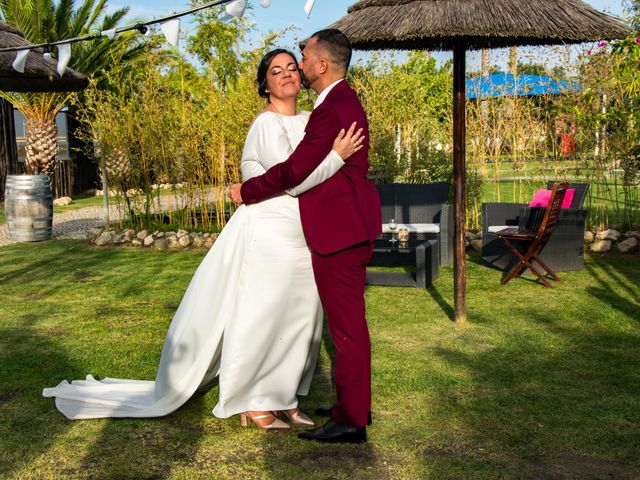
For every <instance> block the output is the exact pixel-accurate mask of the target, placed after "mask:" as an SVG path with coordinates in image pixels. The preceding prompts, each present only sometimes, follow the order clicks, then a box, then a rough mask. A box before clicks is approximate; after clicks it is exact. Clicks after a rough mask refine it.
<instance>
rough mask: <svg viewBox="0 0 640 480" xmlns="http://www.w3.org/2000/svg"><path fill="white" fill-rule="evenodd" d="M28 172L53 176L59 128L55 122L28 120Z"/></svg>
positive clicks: (39, 119) (36, 119) (41, 119)
mask: <svg viewBox="0 0 640 480" xmlns="http://www.w3.org/2000/svg"><path fill="white" fill-rule="evenodd" d="M26 130H27V131H26V133H27V147H26V150H27V158H26V165H27V172H28V173H46V174H49V175H51V174H52V173H53V167H54V165H55V160H56V155H57V153H58V127H56V123H55V120H53V119H43V118H27V122H26Z"/></svg>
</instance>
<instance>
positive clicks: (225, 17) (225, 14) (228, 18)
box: [218, 13, 234, 22]
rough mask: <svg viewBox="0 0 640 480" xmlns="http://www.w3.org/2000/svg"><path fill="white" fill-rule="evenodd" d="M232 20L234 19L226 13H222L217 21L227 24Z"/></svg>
mask: <svg viewBox="0 0 640 480" xmlns="http://www.w3.org/2000/svg"><path fill="white" fill-rule="evenodd" d="M233 18H234V17H232V16H231V15H229V14H228V13H223V14H222V15H221V16H220V17H218V20H220V21H221V22H228V21H229V20H233Z"/></svg>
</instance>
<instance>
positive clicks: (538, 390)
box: [0, 241, 640, 480]
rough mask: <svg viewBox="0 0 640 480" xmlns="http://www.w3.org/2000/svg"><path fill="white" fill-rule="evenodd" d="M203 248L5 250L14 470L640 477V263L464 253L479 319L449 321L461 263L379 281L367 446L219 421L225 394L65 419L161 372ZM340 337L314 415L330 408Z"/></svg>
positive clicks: (25, 474)
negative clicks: (131, 381)
mask: <svg viewBox="0 0 640 480" xmlns="http://www.w3.org/2000/svg"><path fill="white" fill-rule="evenodd" d="M202 256H203V253H202V252H195V251H193V252H190V251H187V252H180V253H176V252H156V251H149V250H144V251H143V250H136V249H126V248H96V247H90V246H88V245H86V244H85V243H83V242H74V241H55V242H44V243H39V244H16V245H11V246H8V247H2V248H0V284H1V285H2V288H1V289H0V371H1V372H2V375H1V376H0V414H1V416H2V417H1V418H2V421H0V477H1V478H16V479H18V478H19V479H23V478H74V479H75V478H97V479H102V478H104V479H110V478H131V479H133V478H136V479H137V478H148V479H150V478H180V479H184V478H194V479H195V478H215V479H300V478H304V479H309V480H311V479H376V480H377V479H422V478H433V479H438V480H439V479H461V478H463V479H494V478H504V479H511V478H576V479H578V478H579V479H595V478H622V479H627V478H628V479H632V478H639V477H640V456H639V455H638V452H640V368H639V367H640V355H639V345H640V316H639V315H638V311H639V308H640V304H639V302H638V298H640V256H638V255H634V256H625V257H622V256H616V255H607V256H604V257H589V258H588V259H587V264H586V268H585V269H584V270H582V271H580V272H574V273H563V274H560V277H561V279H562V282H561V283H560V285H559V287H558V288H557V289H555V290H550V289H546V288H544V287H542V286H540V285H539V284H537V283H534V282H533V281H531V280H530V279H519V280H517V281H512V282H511V283H509V284H508V285H507V286H504V287H501V286H500V285H499V281H500V277H501V275H500V272H497V271H494V270H490V269H487V268H484V267H482V266H480V265H479V264H478V263H477V260H478V259H477V257H469V261H468V312H469V322H468V323H467V324H466V325H456V324H454V323H452V322H451V315H452V303H453V289H452V271H451V269H444V270H443V271H442V272H441V277H440V279H439V280H437V281H436V282H435V284H434V285H433V286H431V287H430V288H429V289H428V290H426V291H425V290H418V289H414V288H387V287H370V288H368V289H367V302H368V305H367V306H368V318H369V323H370V330H371V336H372V344H373V347H372V348H373V393H374V404H373V416H374V424H373V426H372V427H370V428H369V438H370V442H369V443H368V444H365V445H360V446H357V445H323V444H316V443H308V442H303V441H300V440H298V439H297V438H296V431H297V429H294V431H289V432H264V431H261V430H258V429H257V428H246V429H243V428H241V427H240V426H239V420H238V418H231V419H228V420H221V419H217V418H215V417H213V416H212V415H211V409H212V408H213V406H214V404H215V403H216V399H217V395H218V391H217V387H214V389H213V390H211V391H210V392H208V393H207V394H204V395H198V396H196V397H195V398H192V399H191V400H190V401H189V402H188V403H187V404H186V405H184V406H183V407H182V408H180V409H179V410H178V411H177V412H174V413H173V414H171V415H169V416H167V417H165V418H159V419H136V420H132V419H120V420H109V419H106V420H89V421H68V420H66V419H65V418H64V417H63V416H62V415H61V414H59V413H58V412H57V410H56V409H55V408H54V405H53V401H52V400H51V399H45V398H42V397H41V391H42V388H43V387H49V386H55V385H56V384H57V383H59V382H60V381H61V380H63V379H69V380H71V379H77V378H83V377H84V376H85V375H86V374H87V373H92V374H94V375H96V376H97V377H99V378H101V377H104V376H111V377H124V378H141V379H153V378H154V375H155V368H156V365H157V361H158V359H159V357H160V352H161V348H162V344H163V340H164V336H165V332H166V329H167V327H168V325H169V322H170V320H171V317H172V314H173V312H174V311H175V309H176V307H177V305H178V303H179V301H180V298H181V297H182V294H183V292H184V290H185V288H186V286H187V284H188V282H189V279H190V277H191V275H192V274H193V272H194V270H195V268H196V267H197V265H198V263H199V262H200V260H201V258H202ZM256 334H260V332H256ZM325 340H326V339H325ZM326 345H327V343H325V346H323V348H322V353H321V358H320V362H319V365H318V368H317V372H316V377H315V381H314V384H313V387H312V392H311V395H310V397H309V398H304V399H302V401H301V407H302V408H303V409H304V410H306V411H307V412H312V411H313V409H314V407H315V406H317V405H320V404H330V402H331V400H332V395H333V393H332V391H331V386H330V385H331V382H330V377H331V373H330V372H331V355H330V353H329V352H331V349H330V348H329V349H327V348H326Z"/></svg>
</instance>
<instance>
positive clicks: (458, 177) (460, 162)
mask: <svg viewBox="0 0 640 480" xmlns="http://www.w3.org/2000/svg"><path fill="white" fill-rule="evenodd" d="M465 56H466V46H465V40H464V38H460V39H458V40H457V41H456V42H455V44H454V46H453V219H454V220H453V221H454V227H453V238H454V248H453V270H454V273H453V279H454V284H453V293H454V312H455V321H457V322H464V321H466V319H467V277H466V274H465V272H466V256H465V245H464V227H465V223H466V218H465V217H466V212H465V205H466V192H465V178H466V167H465V165H466V162H465V135H466V131H465V69H466V62H465Z"/></svg>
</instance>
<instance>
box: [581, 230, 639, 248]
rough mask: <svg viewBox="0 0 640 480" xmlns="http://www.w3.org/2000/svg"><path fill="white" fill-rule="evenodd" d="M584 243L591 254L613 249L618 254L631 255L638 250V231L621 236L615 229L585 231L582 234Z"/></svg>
mask: <svg viewBox="0 0 640 480" xmlns="http://www.w3.org/2000/svg"><path fill="white" fill-rule="evenodd" d="M584 243H585V244H586V245H587V246H588V248H589V251H590V252H593V253H607V252H609V251H610V250H611V249H612V248H613V247H615V248H616V250H618V252H620V253H633V252H635V251H637V250H639V247H638V246H639V245H640V231H636V230H631V231H629V232H626V233H625V234H624V235H623V234H622V233H620V232H619V231H618V230H616V229H615V228H607V229H604V230H594V231H591V230H587V231H585V232H584Z"/></svg>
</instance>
